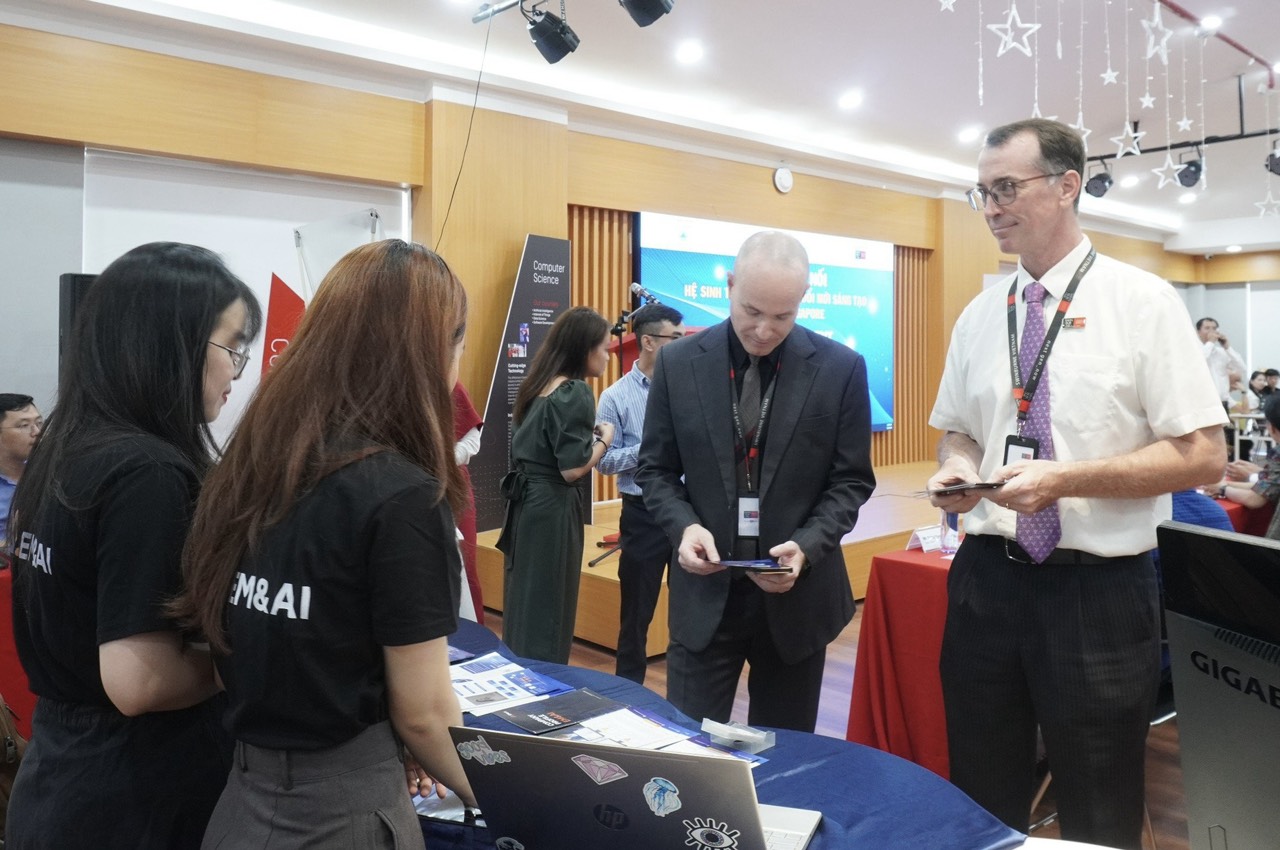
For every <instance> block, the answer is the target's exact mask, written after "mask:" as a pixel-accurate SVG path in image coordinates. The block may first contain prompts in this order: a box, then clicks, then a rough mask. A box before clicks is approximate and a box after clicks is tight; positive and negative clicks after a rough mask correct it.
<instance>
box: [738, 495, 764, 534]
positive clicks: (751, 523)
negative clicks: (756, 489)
mask: <svg viewBox="0 0 1280 850" xmlns="http://www.w3.org/2000/svg"><path fill="white" fill-rule="evenodd" d="M738 536H739V537H759V536H760V497H759V496H739V497H738Z"/></svg>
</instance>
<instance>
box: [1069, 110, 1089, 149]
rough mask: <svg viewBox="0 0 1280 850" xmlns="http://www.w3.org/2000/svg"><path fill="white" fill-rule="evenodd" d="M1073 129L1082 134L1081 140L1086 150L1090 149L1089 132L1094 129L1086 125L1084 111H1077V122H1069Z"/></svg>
mask: <svg viewBox="0 0 1280 850" xmlns="http://www.w3.org/2000/svg"><path fill="white" fill-rule="evenodd" d="M1067 126H1068V127H1070V128H1071V129H1072V130H1075V131H1076V132H1077V133H1079V134H1080V142H1081V143H1082V144H1083V145H1084V147H1085V150H1088V149H1089V134H1090V133H1092V132H1093V131H1092V130H1090V129H1088V128H1087V127H1085V126H1084V112H1077V113H1076V123H1074V124H1068V125H1067Z"/></svg>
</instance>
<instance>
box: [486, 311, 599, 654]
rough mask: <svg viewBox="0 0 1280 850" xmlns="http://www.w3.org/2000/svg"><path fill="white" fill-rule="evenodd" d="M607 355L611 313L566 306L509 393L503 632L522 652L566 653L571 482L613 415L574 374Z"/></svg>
mask: <svg viewBox="0 0 1280 850" xmlns="http://www.w3.org/2000/svg"><path fill="white" fill-rule="evenodd" d="M608 365H609V323H608V322H607V321H606V320H605V318H604V317H603V316H601V315H600V314H599V313H597V312H596V311H595V310H592V309H591V308H590V307H573V308H571V309H569V310H567V311H566V312H565V313H563V314H562V315H561V316H560V318H559V319H557V320H556V322H555V324H554V325H552V326H551V330H550V331H548V333H547V338H546V340H545V341H544V342H543V343H542V346H541V347H540V348H539V349H538V353H537V354H535V355H534V357H533V362H532V363H531V364H530V365H529V374H528V375H527V376H526V377H525V379H524V382H523V383H522V384H521V385H520V390H519V391H518V392H517V393H516V402H515V409H514V411H513V414H512V424H513V426H514V431H513V432H512V435H511V464H512V471H511V472H510V473H508V475H507V477H506V478H504V479H503V482H502V492H503V495H504V496H506V497H507V517H506V522H505V523H504V524H503V527H502V535H501V537H500V538H499V539H498V548H499V549H501V550H502V551H503V553H504V554H505V556H506V558H505V567H506V569H505V571H504V574H503V575H504V578H503V609H502V639H503V641H504V642H505V643H506V644H507V646H509V647H511V649H512V650H513V651H514V652H515V653H516V654H517V655H521V656H523V657H525V658H538V659H542V660H544V661H555V662H557V663H560V664H567V663H569V649H570V646H571V645H572V643H573V626H574V621H575V619H576V617H577V609H578V580H579V577H580V576H581V571H582V542H583V539H582V527H583V521H584V519H583V514H582V503H581V501H580V499H579V495H578V487H577V482H578V480H579V479H581V478H582V477H583V476H585V475H589V474H590V473H591V470H592V469H593V468H594V467H595V465H596V464H598V463H599V462H600V458H602V457H604V453H605V452H606V451H608V449H609V445H610V444H611V443H612V442H613V425H611V424H608V423H603V424H600V425H596V424H595V415H596V403H595V398H594V396H592V394H591V388H590V387H588V386H587V384H586V382H585V381H583V380H582V379H583V378H598V377H600V376H601V375H603V374H604V370H605V368H606V367H607V366H608Z"/></svg>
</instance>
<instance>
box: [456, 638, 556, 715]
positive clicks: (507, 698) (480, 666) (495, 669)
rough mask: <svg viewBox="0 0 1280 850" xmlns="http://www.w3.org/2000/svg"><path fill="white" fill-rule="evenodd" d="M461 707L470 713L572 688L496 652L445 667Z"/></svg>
mask: <svg viewBox="0 0 1280 850" xmlns="http://www.w3.org/2000/svg"><path fill="white" fill-rule="evenodd" d="M449 673H450V675H451V678H452V680H453V692H454V693H455V694H457V696H458V704H459V705H460V706H461V708H462V710H463V711H465V712H468V713H470V714H473V715H477V716H478V715H482V714H491V713H492V712H495V711H498V710H500V709H503V708H511V707H512V706H516V705H521V704H522V703H526V702H532V701H534V700H538V699H544V698H546V697H548V696H551V695H553V694H561V693H567V692H568V691H571V690H573V689H572V688H571V687H569V686H568V685H566V684H565V683H564V682H561V681H559V680H557V679H553V678H551V677H550V676H543V675H541V674H539V673H535V672H533V671H532V670H529V669H527V668H525V667H522V666H520V665H519V664H517V663H516V662H514V661H512V660H511V659H509V658H504V657H503V656H502V655H500V654H499V653H497V652H490V653H489V654H487V655H482V656H480V657H479V658H475V659H472V660H470V661H464V662H462V663H460V664H454V665H453V666H452V667H450V668H449Z"/></svg>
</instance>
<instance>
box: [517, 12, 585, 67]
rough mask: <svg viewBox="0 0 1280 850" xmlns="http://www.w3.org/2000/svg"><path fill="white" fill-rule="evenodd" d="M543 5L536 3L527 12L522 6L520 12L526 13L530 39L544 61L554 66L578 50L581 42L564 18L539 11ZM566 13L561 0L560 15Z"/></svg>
mask: <svg viewBox="0 0 1280 850" xmlns="http://www.w3.org/2000/svg"><path fill="white" fill-rule="evenodd" d="M541 5H542V3H534V4H533V7H532V8H531V9H530V10H529V11H527V12H526V11H525V8H524V5H523V4H521V6H520V11H521V12H524V17H525V20H527V21H528V22H529V38H530V39H531V40H532V41H533V46H534V47H536V48H538V52H539V53H541V54H542V58H543V59H546V60H547V62H549V63H550V64H552V65H554V64H556V63H557V62H559V61H560V60H561V59H563V58H564V57H566V56H568V55H569V54H570V53H572V52H573V51H575V50H577V49H578V45H579V44H580V43H581V41H580V39H579V38H578V34H577V33H576V32H574V31H573V30H572V29H570V28H569V25H568V24H567V23H565V21H564V18H563V17H557V16H556V15H553V14H551V13H550V12H546V11H543V10H542V9H539V8H538V7H539V6H541ZM564 13H565V12H564V0H560V14H561V15H564Z"/></svg>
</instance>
